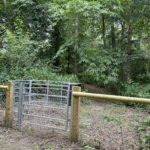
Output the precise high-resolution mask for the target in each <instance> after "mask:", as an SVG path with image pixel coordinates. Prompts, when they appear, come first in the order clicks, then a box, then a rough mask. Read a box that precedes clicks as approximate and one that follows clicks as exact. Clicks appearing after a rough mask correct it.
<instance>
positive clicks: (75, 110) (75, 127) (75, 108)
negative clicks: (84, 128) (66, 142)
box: [70, 86, 81, 142]
mask: <svg viewBox="0 0 150 150" xmlns="http://www.w3.org/2000/svg"><path fill="white" fill-rule="evenodd" d="M73 91H74V92H80V91H81V87H79V86H74V87H73ZM71 108H72V110H71V131H70V133H71V141H72V142H77V141H78V140H79V114H80V97H79V96H72V104H71Z"/></svg>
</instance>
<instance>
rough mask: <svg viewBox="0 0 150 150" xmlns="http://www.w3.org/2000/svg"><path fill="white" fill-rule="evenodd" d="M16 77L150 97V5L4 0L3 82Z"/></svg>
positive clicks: (120, 0) (113, 0) (0, 31)
mask: <svg viewBox="0 0 150 150" xmlns="http://www.w3.org/2000/svg"><path fill="white" fill-rule="evenodd" d="M10 79H11V80H15V79H42V80H48V79H49V80H64V81H71V82H82V83H89V84H94V85H97V86H99V87H104V88H106V89H109V90H111V91H113V92H114V93H115V94H122V95H129V96H140V97H150V1H149V0H1V1H0V82H6V81H8V80H10Z"/></svg>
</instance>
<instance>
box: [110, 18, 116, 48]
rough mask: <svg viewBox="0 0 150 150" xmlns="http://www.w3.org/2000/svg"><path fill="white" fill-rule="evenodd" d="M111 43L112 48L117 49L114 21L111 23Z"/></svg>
mask: <svg viewBox="0 0 150 150" xmlns="http://www.w3.org/2000/svg"><path fill="white" fill-rule="evenodd" d="M111 43H112V48H113V49H115V48H116V36H115V27H114V20H112V23H111Z"/></svg>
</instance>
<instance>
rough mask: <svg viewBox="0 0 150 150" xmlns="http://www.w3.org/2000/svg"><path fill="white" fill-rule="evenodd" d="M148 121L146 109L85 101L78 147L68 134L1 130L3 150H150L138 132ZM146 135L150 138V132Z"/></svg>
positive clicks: (0, 143)
mask: <svg viewBox="0 0 150 150" xmlns="http://www.w3.org/2000/svg"><path fill="white" fill-rule="evenodd" d="M85 101H86V104H85ZM148 117H149V113H148V112H146V111H145V110H144V109H140V108H133V107H129V106H125V105H123V104H114V103H104V102H91V101H89V100H84V104H82V106H81V123H80V131H81V132H80V142H79V143H78V144H72V143H71V142H70V141H69V136H68V134H67V133H56V132H55V131H51V132H49V133H41V132H40V133H36V132H32V131H28V132H19V131H17V130H13V129H6V128H3V127H0V150H80V149H81V150H98V149H99V150H140V149H141V150H142V149H143V150H148V149H150V147H145V146H144V145H143V141H142V140H141V139H143V137H142V136H143V134H141V133H139V132H138V131H139V130H137V129H138V128H139V127H142V123H143V122H144V121H145V120H146V118H148ZM146 132H147V134H149V133H150V128H148V129H147V131H146Z"/></svg>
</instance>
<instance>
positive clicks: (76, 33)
mask: <svg viewBox="0 0 150 150" xmlns="http://www.w3.org/2000/svg"><path fill="white" fill-rule="evenodd" d="M74 31H75V35H74V36H75V38H74V51H75V59H74V73H75V74H78V61H79V57H78V49H79V18H78V15H76V16H75V30H74Z"/></svg>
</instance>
